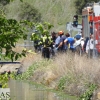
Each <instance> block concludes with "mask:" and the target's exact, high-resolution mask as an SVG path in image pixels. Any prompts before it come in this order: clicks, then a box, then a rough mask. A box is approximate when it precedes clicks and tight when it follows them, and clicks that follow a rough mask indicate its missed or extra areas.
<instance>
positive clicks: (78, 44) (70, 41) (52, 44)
mask: <svg viewBox="0 0 100 100" xmlns="http://www.w3.org/2000/svg"><path fill="white" fill-rule="evenodd" d="M38 47H39V48H40V49H39V50H40V51H42V56H43V57H44V58H48V59H49V58H50V57H51V55H52V56H54V55H55V52H66V51H67V50H70V51H72V52H77V51H78V48H79V51H80V50H81V52H85V53H87V54H88V53H89V51H90V53H92V52H93V48H94V44H93V35H90V37H88V38H87V39H84V38H83V37H82V36H81V37H71V36H70V34H69V33H66V34H64V32H63V31H59V32H58V33H56V32H52V33H51V35H49V36H47V35H43V36H42V37H41V41H39V42H38Z"/></svg>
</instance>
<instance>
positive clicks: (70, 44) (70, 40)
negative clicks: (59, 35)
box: [64, 33, 75, 52]
mask: <svg viewBox="0 0 100 100" xmlns="http://www.w3.org/2000/svg"><path fill="white" fill-rule="evenodd" d="M74 42H75V40H74V38H73V37H70V34H69V33H68V36H67V38H66V39H65V40H64V44H65V45H67V46H68V48H69V49H70V50H72V52H73V51H74V50H75V47H74V45H73V44H74Z"/></svg>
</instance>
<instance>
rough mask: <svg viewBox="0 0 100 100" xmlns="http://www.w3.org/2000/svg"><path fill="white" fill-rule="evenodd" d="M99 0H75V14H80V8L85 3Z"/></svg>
mask: <svg viewBox="0 0 100 100" xmlns="http://www.w3.org/2000/svg"><path fill="white" fill-rule="evenodd" d="M99 1H100V0H75V8H76V13H77V14H79V15H80V14H82V9H83V8H84V7H85V6H86V4H87V3H93V2H96V3H97V2H99Z"/></svg>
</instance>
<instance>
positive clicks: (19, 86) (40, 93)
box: [9, 80, 77, 100]
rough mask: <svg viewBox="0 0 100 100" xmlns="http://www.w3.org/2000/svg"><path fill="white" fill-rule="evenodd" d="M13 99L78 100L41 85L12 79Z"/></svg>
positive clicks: (11, 91) (10, 83) (10, 85)
mask: <svg viewBox="0 0 100 100" xmlns="http://www.w3.org/2000/svg"><path fill="white" fill-rule="evenodd" d="M9 87H10V97H11V100H77V99H76V98H75V97H72V96H67V95H64V94H61V93H58V92H54V91H53V90H50V89H46V87H43V86H41V85H36V84H31V83H26V82H22V81H15V80H11V81H10V82H9Z"/></svg>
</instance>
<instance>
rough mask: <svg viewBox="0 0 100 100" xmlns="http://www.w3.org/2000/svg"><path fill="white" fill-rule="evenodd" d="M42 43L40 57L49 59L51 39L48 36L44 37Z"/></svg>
mask: <svg viewBox="0 0 100 100" xmlns="http://www.w3.org/2000/svg"><path fill="white" fill-rule="evenodd" d="M41 41H42V45H43V48H42V56H43V57H44V58H48V59H49V58H50V50H51V45H52V39H51V37H50V36H47V35H44V36H43V37H42V39H41Z"/></svg>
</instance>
